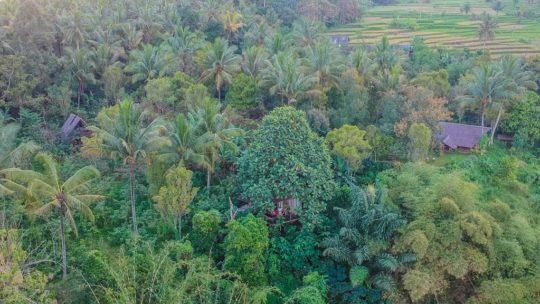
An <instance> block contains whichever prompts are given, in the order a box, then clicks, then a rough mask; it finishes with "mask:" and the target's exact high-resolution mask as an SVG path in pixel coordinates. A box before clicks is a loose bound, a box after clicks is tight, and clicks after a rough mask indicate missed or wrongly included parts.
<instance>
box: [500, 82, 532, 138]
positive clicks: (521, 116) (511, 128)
mask: <svg viewBox="0 0 540 304" xmlns="http://www.w3.org/2000/svg"><path fill="white" fill-rule="evenodd" d="M539 114H540V98H539V97H538V95H537V94H536V93H534V92H530V91H529V92H527V95H526V96H525V98H524V100H523V101H522V102H518V103H514V104H513V105H512V108H511V109H510V110H509V113H508V115H507V117H506V119H505V120H504V121H503V123H502V126H501V128H502V129H503V130H504V131H506V132H513V133H516V134H517V135H519V136H521V137H524V139H526V140H527V142H530V143H534V142H535V141H536V140H538V139H540V122H539V120H538V119H537V117H538V115H539Z"/></svg>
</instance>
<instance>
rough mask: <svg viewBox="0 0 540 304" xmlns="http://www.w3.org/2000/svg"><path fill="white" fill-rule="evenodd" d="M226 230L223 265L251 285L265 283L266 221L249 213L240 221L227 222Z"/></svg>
mask: <svg viewBox="0 0 540 304" xmlns="http://www.w3.org/2000/svg"><path fill="white" fill-rule="evenodd" d="M227 230H228V234H227V237H226V238H225V243H224V245H225V262H224V265H223V267H224V268H225V269H227V270H229V271H231V272H235V273H237V274H239V275H240V277H242V279H243V281H245V282H246V283H248V284H249V285H251V286H263V285H265V283H266V277H265V275H264V269H265V265H266V255H265V252H266V249H267V248H268V227H267V226H266V222H265V221H264V220H263V219H258V218H255V217H254V216H253V215H251V214H250V215H248V216H247V217H245V218H243V219H242V220H240V221H231V222H229V223H228V224H227Z"/></svg>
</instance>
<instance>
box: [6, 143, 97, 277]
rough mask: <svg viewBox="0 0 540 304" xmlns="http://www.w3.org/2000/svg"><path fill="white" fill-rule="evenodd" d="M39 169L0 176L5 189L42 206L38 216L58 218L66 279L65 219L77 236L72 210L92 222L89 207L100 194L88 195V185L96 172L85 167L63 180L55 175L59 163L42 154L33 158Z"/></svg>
mask: <svg viewBox="0 0 540 304" xmlns="http://www.w3.org/2000/svg"><path fill="white" fill-rule="evenodd" d="M36 161H37V162H38V163H39V164H40V165H41V168H42V169H41V170H39V171H34V170H22V169H18V168H12V169H4V170H2V171H0V173H1V174H2V175H3V176H4V182H5V185H6V187H8V188H9V189H11V190H13V191H14V192H21V194H24V195H29V196H30V197H31V199H32V200H35V201H36V202H37V203H39V204H41V206H40V207H39V208H37V209H36V210H35V213H36V214H37V215H48V214H51V213H52V212H53V211H57V212H58V216H59V217H60V240H61V246H62V277H63V278H65V277H66V276H67V252H66V240H65V227H64V222H65V219H66V218H67V219H68V221H69V223H70V224H71V227H72V228H73V231H74V232H75V234H77V223H76V222H75V218H74V216H73V214H74V212H75V211H79V212H81V214H82V215H83V216H84V217H86V218H87V219H88V220H90V221H94V215H93V214H92V210H91V209H90V208H89V207H88V204H90V203H93V202H97V201H100V200H102V199H103V196H101V195H95V194H90V193H91V191H90V189H89V185H90V184H91V182H92V181H94V180H96V179H98V178H99V176H100V174H99V171H98V170H97V169H96V168H94V167H92V166H86V167H83V168H81V169H79V170H78V171H77V172H75V173H74V174H73V175H72V176H71V177H69V178H67V179H65V180H63V179H62V177H61V176H60V174H59V172H58V164H57V163H56V161H55V160H53V158H52V157H51V156H50V155H48V154H45V153H40V154H38V155H37V156H36Z"/></svg>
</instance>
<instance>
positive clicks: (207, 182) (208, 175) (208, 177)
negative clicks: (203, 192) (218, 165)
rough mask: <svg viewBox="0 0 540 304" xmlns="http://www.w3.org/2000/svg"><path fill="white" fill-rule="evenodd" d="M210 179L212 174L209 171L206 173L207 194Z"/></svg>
mask: <svg viewBox="0 0 540 304" xmlns="http://www.w3.org/2000/svg"><path fill="white" fill-rule="evenodd" d="M211 178H212V172H211V171H210V169H208V171H207V172H206V188H208V193H210V179H211Z"/></svg>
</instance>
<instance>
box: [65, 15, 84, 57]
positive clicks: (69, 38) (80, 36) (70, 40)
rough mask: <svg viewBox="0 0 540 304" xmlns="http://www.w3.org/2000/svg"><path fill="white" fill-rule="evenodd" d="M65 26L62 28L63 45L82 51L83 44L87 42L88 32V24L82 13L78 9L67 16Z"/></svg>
mask: <svg viewBox="0 0 540 304" xmlns="http://www.w3.org/2000/svg"><path fill="white" fill-rule="evenodd" d="M61 19H64V21H63V24H62V25H61V26H60V29H61V31H62V34H63V36H64V41H63V43H64V44H66V45H69V46H75V49H77V50H78V49H80V47H81V44H83V43H84V42H85V41H86V38H87V35H88V32H87V30H86V28H87V26H88V25H87V24H86V23H85V20H86V19H87V17H85V16H84V15H83V14H82V12H81V11H80V10H78V9H76V10H74V11H73V12H71V13H69V14H68V16H65V17H64V18H61Z"/></svg>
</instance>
